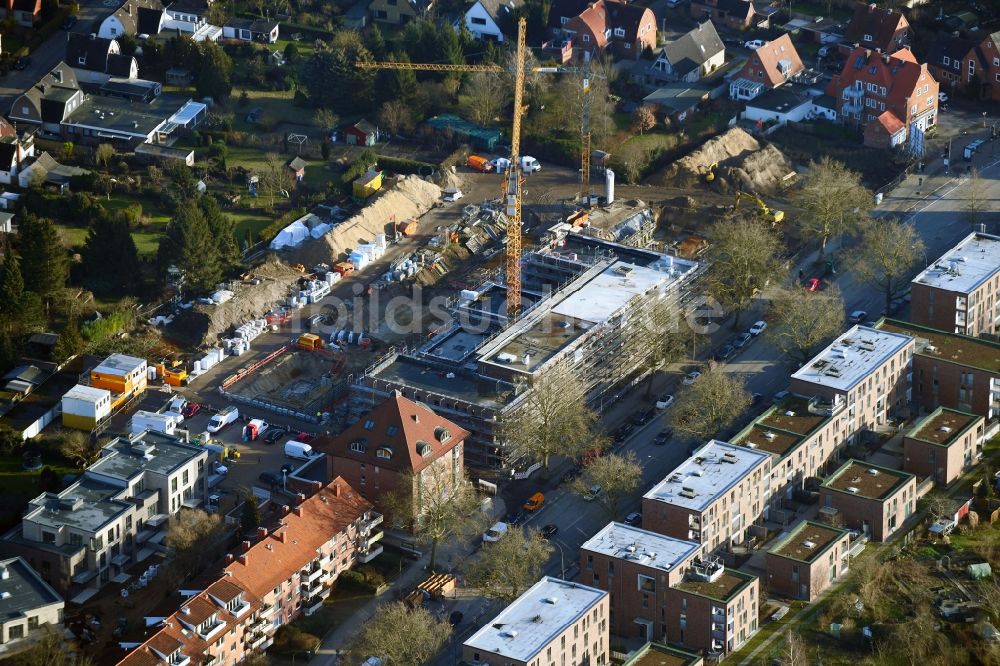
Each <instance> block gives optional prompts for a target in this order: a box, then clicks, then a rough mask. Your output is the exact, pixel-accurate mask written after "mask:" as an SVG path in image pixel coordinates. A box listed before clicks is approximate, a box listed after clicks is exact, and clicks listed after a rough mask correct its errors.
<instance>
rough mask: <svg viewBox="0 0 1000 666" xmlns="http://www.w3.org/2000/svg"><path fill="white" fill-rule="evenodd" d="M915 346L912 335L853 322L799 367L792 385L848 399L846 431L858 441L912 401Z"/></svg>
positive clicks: (838, 400)
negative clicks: (864, 433)
mask: <svg viewBox="0 0 1000 666" xmlns="http://www.w3.org/2000/svg"><path fill="white" fill-rule="evenodd" d="M913 349H914V340H913V338H912V337H910V336H908V335H902V334H899V333H892V332H889V331H886V330H879V329H875V328H868V327H867V326H853V327H851V328H850V329H849V330H848V331H847V332H846V333H843V334H842V335H841V336H840V337H838V338H837V339H836V340H834V341H833V343H832V344H830V346H829V347H827V348H826V349H824V350H823V351H822V352H820V353H819V354H817V355H816V356H815V357H813V358H812V359H811V360H810V361H809V362H808V363H806V364H805V365H804V366H802V367H801V368H799V370H797V371H796V372H795V373H793V374H792V377H791V383H790V385H789V390H790V391H791V392H792V393H794V394H796V395H806V396H814V397H818V398H821V399H822V400H824V401H826V402H828V403H830V404H831V405H833V406H838V405H841V404H843V409H844V410H845V412H844V414H843V415H842V418H846V423H845V425H844V427H843V428H842V429H841V435H842V436H846V441H847V442H848V443H849V444H853V443H854V442H855V440H856V438H857V436H858V434H859V433H861V432H862V431H864V430H872V429H874V428H875V427H877V426H881V425H884V424H885V423H886V422H887V421H888V419H889V418H890V416H892V415H893V413H894V412H895V411H896V410H898V409H900V408H902V407H904V406H906V405H907V404H908V403H909V401H910V382H911V379H912V377H911V375H912V369H913Z"/></svg>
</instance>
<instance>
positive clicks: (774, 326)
mask: <svg viewBox="0 0 1000 666" xmlns="http://www.w3.org/2000/svg"><path fill="white" fill-rule="evenodd" d="M843 328H844V299H843V298H841V296H840V290H839V289H837V287H836V286H831V287H829V288H828V289H826V290H824V291H806V290H805V289H800V288H798V287H794V286H793V287H787V288H783V289H781V290H779V291H778V292H777V293H776V294H775V295H774V298H773V299H772V301H771V323H770V325H769V326H768V327H767V330H766V331H765V332H764V334H765V335H766V336H767V337H768V338H769V339H770V340H771V342H772V343H774V345H775V346H776V347H777V348H778V349H780V350H781V351H782V352H784V353H785V354H787V355H788V356H789V357H790V358H791V359H792V360H793V361H795V362H796V363H805V362H806V361H808V360H809V359H810V358H812V356H813V354H815V353H816V350H817V349H819V348H820V347H822V346H823V345H824V344H826V343H827V342H829V341H830V340H832V339H833V338H834V337H836V336H837V335H839V334H840V332H841V331H842V330H843Z"/></svg>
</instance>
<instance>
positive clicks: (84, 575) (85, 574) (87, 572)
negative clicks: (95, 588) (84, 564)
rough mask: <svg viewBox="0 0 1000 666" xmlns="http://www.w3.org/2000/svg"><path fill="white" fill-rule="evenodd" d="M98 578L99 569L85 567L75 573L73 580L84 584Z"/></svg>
mask: <svg viewBox="0 0 1000 666" xmlns="http://www.w3.org/2000/svg"><path fill="white" fill-rule="evenodd" d="M95 578H97V569H83V570H82V571H77V572H76V573H75V574H74V575H73V578H72V580H73V582H74V583H76V584H78V585H82V584H84V583H89V582H90V581H92V580H94V579H95Z"/></svg>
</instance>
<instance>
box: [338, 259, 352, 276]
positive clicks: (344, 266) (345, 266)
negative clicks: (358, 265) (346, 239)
mask: <svg viewBox="0 0 1000 666" xmlns="http://www.w3.org/2000/svg"><path fill="white" fill-rule="evenodd" d="M333 270H335V271H337V272H338V273H340V275H341V277H346V276H348V275H350V274H351V273H353V272H354V264H352V263H351V262H349V261H341V262H338V263H336V264H334V265H333Z"/></svg>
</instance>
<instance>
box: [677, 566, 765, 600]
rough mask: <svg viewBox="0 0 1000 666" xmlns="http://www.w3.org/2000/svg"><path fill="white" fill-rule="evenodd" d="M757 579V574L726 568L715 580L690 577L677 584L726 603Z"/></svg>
mask: <svg viewBox="0 0 1000 666" xmlns="http://www.w3.org/2000/svg"><path fill="white" fill-rule="evenodd" d="M755 580H757V576H751V575H750V574H745V573H743V572H742V571H737V570H736V569H726V570H725V571H723V572H722V575H721V576H719V577H718V578H716V579H715V580H714V581H708V580H696V579H694V578H691V577H688V578H686V579H685V580H683V581H682V582H680V583H678V584H677V589H680V590H684V591H685V592H693V593H694V594H697V595H700V596H703V597H708V598H709V599H715V600H716V601H721V602H723V603H725V602H727V601H729V600H730V599H732V598H733V597H735V596H736V595H737V594H739V592H740V591H741V590H743V588H745V587H746V586H747V585H749V584H751V583H752V582H753V581H755Z"/></svg>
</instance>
